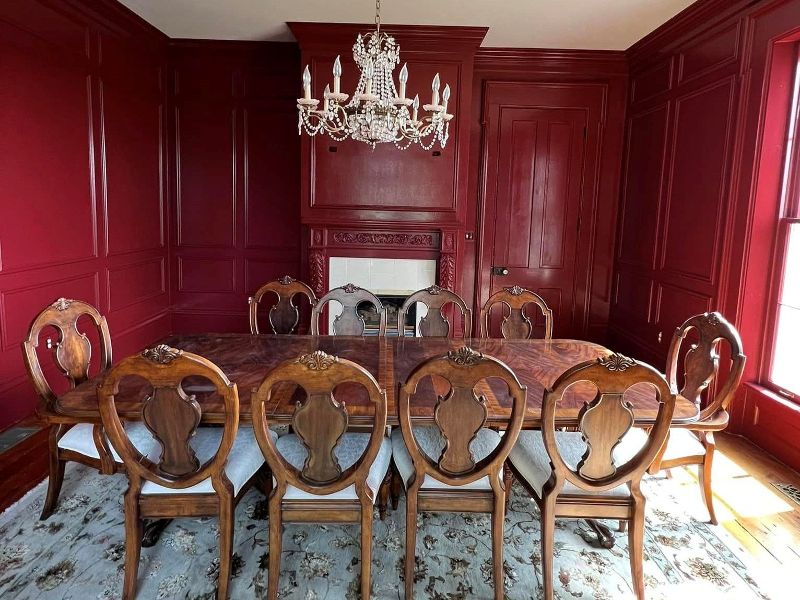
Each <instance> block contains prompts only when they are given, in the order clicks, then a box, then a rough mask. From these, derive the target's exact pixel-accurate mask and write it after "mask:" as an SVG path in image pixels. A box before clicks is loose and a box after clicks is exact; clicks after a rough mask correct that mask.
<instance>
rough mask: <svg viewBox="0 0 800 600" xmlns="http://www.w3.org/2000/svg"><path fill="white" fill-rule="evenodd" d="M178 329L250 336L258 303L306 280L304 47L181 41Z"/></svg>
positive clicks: (177, 79)
mask: <svg viewBox="0 0 800 600" xmlns="http://www.w3.org/2000/svg"><path fill="white" fill-rule="evenodd" d="M169 53H170V65H171V73H170V93H171V98H172V105H173V106H172V111H171V115H170V121H171V123H170V125H171V128H170V131H171V139H170V148H171V156H172V162H171V165H170V172H171V173H172V174H173V177H172V187H171V190H170V191H171V194H172V198H173V202H172V209H173V235H174V246H173V248H172V257H171V260H172V266H173V273H174V277H173V279H172V292H173V296H172V302H173V311H174V313H173V324H174V328H175V330H176V331H184V332H186V331H248V330H249V326H248V319H247V310H248V306H247V298H248V296H249V295H250V294H252V293H253V292H254V291H255V290H256V289H258V287H259V286H260V285H261V284H262V283H264V282H266V281H269V280H271V279H275V278H277V277H279V276H282V275H286V274H289V275H292V276H295V277H300V276H301V273H300V263H301V260H300V259H301V244H300V238H301V231H300V202H299V196H300V140H299V136H298V134H297V127H296V112H295V110H296V109H295V104H296V102H295V98H296V94H297V88H298V78H297V77H298V75H297V74H298V73H299V72H300V54H299V51H298V48H297V46H296V45H295V44H281V43H267V42H260V43H248V42H241V43H239V42H212V41H196V42H195V41H189V40H184V41H180V40H179V41H175V42H173V43H172V44H171V45H170V50H169Z"/></svg>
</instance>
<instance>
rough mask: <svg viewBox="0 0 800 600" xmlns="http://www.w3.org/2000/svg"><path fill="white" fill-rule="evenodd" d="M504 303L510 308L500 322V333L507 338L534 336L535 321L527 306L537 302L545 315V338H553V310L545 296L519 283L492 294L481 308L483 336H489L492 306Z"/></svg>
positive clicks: (518, 338) (523, 338)
mask: <svg viewBox="0 0 800 600" xmlns="http://www.w3.org/2000/svg"><path fill="white" fill-rule="evenodd" d="M496 304H502V305H503V306H505V307H506V308H507V309H508V314H507V315H504V316H503V321H502V322H501V324H500V333H501V335H502V336H503V337H504V338H506V339H512V340H527V339H530V338H531V336H533V331H534V330H533V323H531V319H530V317H529V316H528V315H527V314H526V313H525V307H526V306H528V305H529V304H535V305H536V306H537V307H538V308H539V310H540V311H541V313H542V316H543V317H544V339H546V340H550V339H553V311H552V309H551V308H550V307H549V306H547V302H545V300H544V298H542V297H541V296H540V295H539V294H537V293H536V292H533V291H531V290H526V289H525V288H522V287H520V286H518V285H514V286H511V287H507V288H503V289H502V290H500V291H499V292H496V293H494V294H492V295H491V296H490V297H489V299H488V300H487V301H486V304H484V305H483V308H482V309H481V337H482V338H488V337H489V317H490V313H491V312H492V308H493V307H494V306H495V305H496Z"/></svg>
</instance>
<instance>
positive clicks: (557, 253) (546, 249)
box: [487, 106, 587, 337]
mask: <svg viewBox="0 0 800 600" xmlns="http://www.w3.org/2000/svg"><path fill="white" fill-rule="evenodd" d="M498 117H499V118H498V119H497V120H496V121H495V122H492V121H490V123H489V127H488V131H487V141H488V143H489V158H490V160H491V161H492V162H494V161H495V160H496V162H494V164H495V165H496V171H495V172H494V173H495V181H494V182H491V181H488V182H487V187H488V186H495V190H496V194H495V195H494V203H495V206H494V207H493V208H494V211H493V212H494V214H495V222H494V228H493V231H492V230H490V231H491V234H492V245H491V248H490V251H489V253H490V255H491V256H492V261H493V265H495V266H502V267H507V268H508V275H505V276H504V275H498V274H495V273H494V272H492V274H491V279H490V293H494V292H496V291H498V290H500V289H501V288H503V287H507V286H509V285H521V286H523V287H527V288H529V289H532V290H534V291H537V292H538V293H540V294H541V295H542V296H543V297H544V298H545V300H547V303H548V305H550V307H551V308H552V309H553V312H554V318H555V335H556V336H557V337H578V336H579V335H580V332H581V323H582V318H581V315H577V314H576V310H575V276H576V263H577V255H578V253H577V244H578V223H579V215H580V210H581V195H582V185H583V179H584V140H585V132H586V127H587V111H586V110H585V109H582V108H544V107H535V108H534V107H517V106H511V107H501V108H500V111H499V115H498ZM498 313H499V311H498ZM496 319H499V314H498V315H494V319H493V320H496ZM493 329H494V328H493Z"/></svg>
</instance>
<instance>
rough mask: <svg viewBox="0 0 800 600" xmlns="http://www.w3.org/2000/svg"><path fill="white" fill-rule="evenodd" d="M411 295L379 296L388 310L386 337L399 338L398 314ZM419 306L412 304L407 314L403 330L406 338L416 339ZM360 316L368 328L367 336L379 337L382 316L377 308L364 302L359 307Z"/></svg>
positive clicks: (366, 330) (365, 331)
mask: <svg viewBox="0 0 800 600" xmlns="http://www.w3.org/2000/svg"><path fill="white" fill-rule="evenodd" d="M408 296H409V294H406V295H397V294H378V298H379V299H380V301H381V302H382V303H383V307H384V308H385V309H386V335H388V336H399V335H400V333H399V332H398V329H397V314H398V313H399V312H400V309H401V308H402V307H403V303H404V302H405V301H406V298H408ZM417 306H419V303H415V304H412V305H411V307H410V308H409V309H408V312H407V313H406V321H405V326H404V329H403V335H404V336H406V337H414V335H415V334H416V329H417ZM358 314H360V315H361V316H362V317H363V319H364V322H365V323H366V325H367V327H366V329H365V330H364V333H365V335H378V329H379V327H380V315H379V314H378V311H377V310H375V307H374V306H373V305H372V304H370V303H369V302H362V303H361V304H359V305H358Z"/></svg>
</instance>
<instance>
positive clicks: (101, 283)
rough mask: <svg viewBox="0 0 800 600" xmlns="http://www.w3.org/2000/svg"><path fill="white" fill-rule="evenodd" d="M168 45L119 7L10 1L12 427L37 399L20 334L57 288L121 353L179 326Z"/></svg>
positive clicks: (1, 100)
mask: <svg viewBox="0 0 800 600" xmlns="http://www.w3.org/2000/svg"><path fill="white" fill-rule="evenodd" d="M166 41H167V40H166V38H165V37H164V36H163V35H162V34H160V33H159V32H158V31H156V30H155V29H154V28H152V27H151V26H149V25H147V24H146V23H144V22H143V21H141V20H140V19H139V18H138V17H135V16H134V15H133V14H132V13H130V12H128V11H127V10H126V9H124V8H123V7H121V5H118V4H117V3H115V2H110V1H108V2H107V1H100V0H96V1H92V2H89V1H88V0H87V1H78V0H70V1H64V0H61V1H55V0H52V1H50V0H7V1H5V2H2V3H0V56H2V59H0V81H2V84H1V85H0V131H2V132H3V134H2V136H0V157H2V159H1V160H0V215H1V216H0V329H1V330H2V335H1V336H0V429H2V428H3V427H5V426H7V425H8V424H10V423H13V422H15V421H17V420H19V419H20V418H22V417H25V416H27V415H29V414H30V413H31V412H32V410H33V408H34V406H35V405H36V398H35V396H34V394H33V391H32V388H31V385H30V383H29V382H28V379H27V376H26V373H25V369H24V366H23V362H22V355H21V351H20V342H21V341H22V340H23V338H24V337H25V335H26V334H27V328H28V325H29V323H30V322H31V320H32V319H33V317H34V316H35V314H36V313H37V312H38V311H39V310H40V309H41V308H43V307H44V306H45V305H47V304H48V303H50V302H52V301H53V300H55V299H56V298H58V297H59V296H66V297H69V298H79V299H83V300H86V301H88V302H91V303H92V304H94V305H96V306H97V307H98V308H99V309H100V311H101V312H102V313H104V314H106V315H107V316H108V319H109V325H110V328H111V332H112V336H113V341H114V353H115V354H116V356H117V357H120V356H124V355H125V354H129V353H131V352H133V351H135V350H137V349H138V348H140V347H142V346H143V345H144V344H147V343H149V342H152V341H153V340H155V339H157V338H159V337H161V336H163V335H164V334H166V333H168V332H169V331H170V313H169V308H170V302H169V287H168V264H167V258H168V250H167V249H168V224H167V208H166V195H165V190H166V168H165V167H166V163H165V160H164V157H165V151H166V147H165V132H166V121H165V118H166V109H165V101H166V93H165V87H164V81H165V76H166V68H165V67H166Z"/></svg>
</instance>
